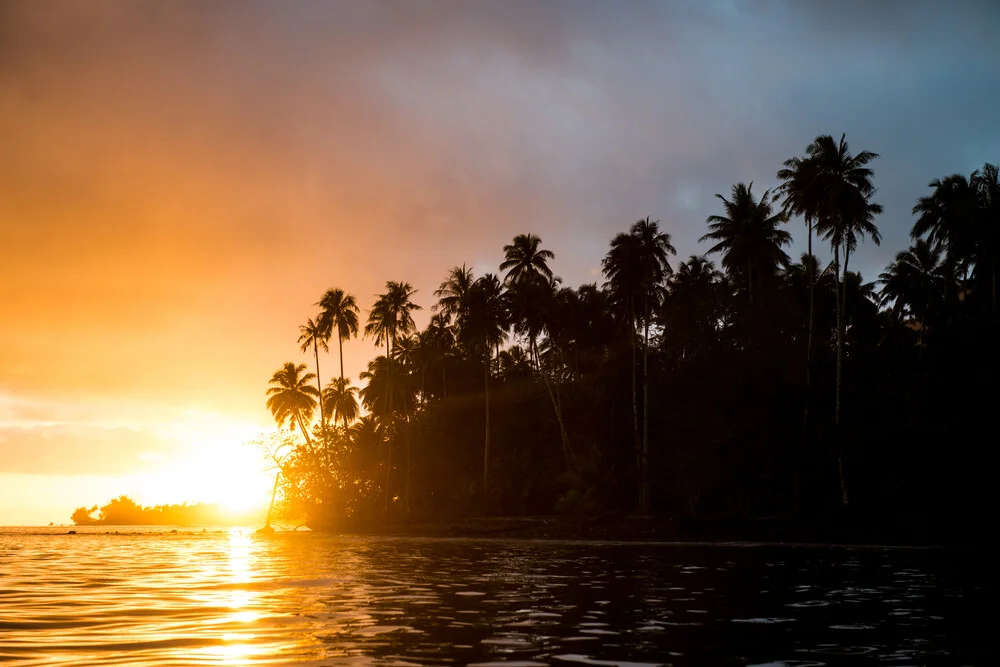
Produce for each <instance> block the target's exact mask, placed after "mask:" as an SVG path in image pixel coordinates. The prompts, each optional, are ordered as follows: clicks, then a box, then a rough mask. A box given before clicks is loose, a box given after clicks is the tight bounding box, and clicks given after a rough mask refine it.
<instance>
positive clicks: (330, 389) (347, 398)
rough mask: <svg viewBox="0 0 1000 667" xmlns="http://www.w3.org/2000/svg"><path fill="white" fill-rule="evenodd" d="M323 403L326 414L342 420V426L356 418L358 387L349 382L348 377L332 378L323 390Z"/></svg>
mask: <svg viewBox="0 0 1000 667" xmlns="http://www.w3.org/2000/svg"><path fill="white" fill-rule="evenodd" d="M323 405H324V406H325V407H326V412H327V414H329V415H331V418H332V419H334V420H336V419H340V420H341V421H343V422H344V428H345V429H346V428H348V425H349V424H350V423H351V422H353V421H354V420H355V419H357V418H358V415H359V414H360V412H361V411H360V409H359V408H358V388H357V387H355V386H353V385H352V384H351V379H350V378H344V379H343V380H342V379H340V378H334V379H332V380H330V382H329V384H327V385H326V389H324V390H323Z"/></svg>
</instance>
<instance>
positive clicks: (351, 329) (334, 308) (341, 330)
mask: <svg viewBox="0 0 1000 667" xmlns="http://www.w3.org/2000/svg"><path fill="white" fill-rule="evenodd" d="M316 305H317V306H319V307H320V308H322V309H323V310H322V312H321V314H320V316H319V320H320V322H321V323H322V325H323V327H324V330H325V332H326V338H327V340H329V339H330V336H331V334H332V333H333V328H334V327H336V328H337V356H338V357H340V381H341V382H344V341H345V340H350V339H351V338H352V337H356V336H357V335H358V313H359V312H360V311H359V310H358V304H357V301H355V299H354V295H353V294H347V293H346V292H344V290H342V289H339V288H331V289H328V290H327V291H326V294H324V295H323V298H322V299H320V300H319V302H318V303H317V304H316ZM344 426H345V427H346V426H347V425H346V424H345V425H344Z"/></svg>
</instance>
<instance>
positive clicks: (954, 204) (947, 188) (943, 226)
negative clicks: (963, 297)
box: [910, 172, 979, 307]
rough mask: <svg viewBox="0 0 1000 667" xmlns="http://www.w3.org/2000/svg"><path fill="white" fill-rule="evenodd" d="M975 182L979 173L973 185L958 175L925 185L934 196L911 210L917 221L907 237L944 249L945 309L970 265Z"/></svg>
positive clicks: (920, 200) (920, 201) (976, 210)
mask: <svg viewBox="0 0 1000 667" xmlns="http://www.w3.org/2000/svg"><path fill="white" fill-rule="evenodd" d="M978 178H979V174H978V172H973V174H972V183H970V182H969V181H970V179H967V178H966V177H965V176H962V175H961V174H952V175H951V176H948V177H947V178H945V179H944V180H940V179H934V180H933V181H931V182H930V184H929V185H928V187H931V188H934V192H932V193H931V194H930V195H928V196H926V197H921V198H920V199H919V200H918V201H917V203H916V204H915V205H914V206H913V215H916V216H919V217H918V218H917V221H916V222H914V223H913V229H912V230H911V232H910V237H911V238H913V239H918V238H926V239H927V240H928V241H930V242H932V243H935V244H937V245H939V246H941V247H942V248H944V272H945V277H946V280H947V282H946V283H945V294H944V300H945V306H946V307H947V306H948V305H949V304H950V303H951V302H952V298H953V296H954V294H953V293H954V289H955V281H956V279H957V277H958V273H959V272H964V271H965V270H967V269H968V266H969V263H970V261H971V253H970V252H969V249H970V248H969V246H970V242H971V239H972V238H973V234H974V225H975V223H976V218H977V217H978V214H979V211H978V208H979V197H978V193H977V192H976V188H975V187H974V186H973V183H975V182H976V180H977V179H978Z"/></svg>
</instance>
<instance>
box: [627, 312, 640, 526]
mask: <svg viewBox="0 0 1000 667" xmlns="http://www.w3.org/2000/svg"><path fill="white" fill-rule="evenodd" d="M635 323H636V317H635V305H634V303H633V306H632V319H631V320H629V324H630V328H629V337H630V338H631V339H632V437H633V440H634V441H635V472H636V474H637V475H638V476H639V485H638V486H639V511H640V512H641V511H642V502H643V498H642V474H643V473H642V444H641V441H640V439H639V394H638V385H637V382H638V380H637V378H636V365H637V364H636V351H635Z"/></svg>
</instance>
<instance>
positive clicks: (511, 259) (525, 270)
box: [500, 234, 556, 286]
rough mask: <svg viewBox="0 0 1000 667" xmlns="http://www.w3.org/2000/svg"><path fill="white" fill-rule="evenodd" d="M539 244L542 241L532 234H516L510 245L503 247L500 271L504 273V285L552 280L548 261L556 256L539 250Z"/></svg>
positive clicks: (548, 251)
mask: <svg viewBox="0 0 1000 667" xmlns="http://www.w3.org/2000/svg"><path fill="white" fill-rule="evenodd" d="M541 243H542V239H540V238H538V237H537V236H535V235H534V234H518V235H517V236H515V237H514V240H513V242H512V243H510V244H509V245H505V246H504V247H503V254H504V261H503V262H501V264H500V270H501V271H506V274H505V275H504V278H503V281H504V285H507V286H510V285H511V284H513V283H516V282H523V281H532V280H538V279H542V280H544V281H546V282H548V281H551V280H552V269H550V268H549V266H548V261H549V260H551V259H555V257H556V256H555V254H554V253H553V252H552V251H551V250H542V249H540V248H539V246H540V245H541Z"/></svg>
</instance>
